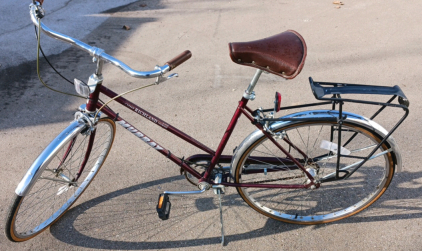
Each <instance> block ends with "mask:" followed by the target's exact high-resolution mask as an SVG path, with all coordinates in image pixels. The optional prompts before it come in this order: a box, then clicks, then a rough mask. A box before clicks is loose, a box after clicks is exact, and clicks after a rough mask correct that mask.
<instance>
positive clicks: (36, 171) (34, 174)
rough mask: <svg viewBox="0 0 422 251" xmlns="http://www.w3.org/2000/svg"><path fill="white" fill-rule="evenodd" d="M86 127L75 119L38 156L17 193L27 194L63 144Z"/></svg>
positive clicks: (20, 183) (20, 194)
mask: <svg viewBox="0 0 422 251" xmlns="http://www.w3.org/2000/svg"><path fill="white" fill-rule="evenodd" d="M84 128H85V123H83V122H81V121H77V120H75V121H73V122H72V123H71V124H70V125H69V126H68V127H67V128H66V129H65V130H63V131H62V132H61V133H60V134H59V135H58V136H57V137H56V138H55V139H54V140H53V141H52V142H51V143H50V144H49V145H48V146H47V147H46V148H45V149H44V151H43V152H42V153H41V154H40V155H39V156H38V158H37V159H36V160H35V161H34V163H33V164H32V165H31V167H30V168H29V169H28V171H27V172H26V174H25V176H23V178H22V180H21V182H19V185H18V187H17V188H16V190H15V193H16V194H17V195H19V196H25V195H26V194H27V193H28V191H29V190H30V189H31V187H32V185H33V184H34V183H35V181H36V180H37V179H38V178H39V177H40V175H41V173H42V171H43V170H44V169H45V167H46V166H47V165H48V164H49V163H50V161H51V160H52V159H53V158H54V156H55V155H56V153H57V151H59V150H60V149H61V147H62V146H63V144H66V143H68V142H69V141H70V140H71V139H72V138H73V137H75V136H76V135H77V134H78V133H80V132H81V131H82V130H83V129H84Z"/></svg>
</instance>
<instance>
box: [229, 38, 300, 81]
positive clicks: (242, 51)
mask: <svg viewBox="0 0 422 251" xmlns="http://www.w3.org/2000/svg"><path fill="white" fill-rule="evenodd" d="M229 49H230V57H231V59H232V60H233V62H235V63H237V64H241V65H247V66H251V67H255V68H258V69H261V70H264V71H267V72H270V73H273V74H276V75H278V76H281V77H283V78H286V79H293V78H294V77H296V76H297V75H298V74H299V73H300V71H301V70H302V68H303V66H304V64H305V58H306V44H305V40H304V39H303V37H302V36H301V35H300V34H299V33H297V32H296V31H293V30H287V31H285V32H282V33H280V34H277V35H274V36H271V37H267V38H264V39H260V40H255V41H250V42H235V43H229Z"/></svg>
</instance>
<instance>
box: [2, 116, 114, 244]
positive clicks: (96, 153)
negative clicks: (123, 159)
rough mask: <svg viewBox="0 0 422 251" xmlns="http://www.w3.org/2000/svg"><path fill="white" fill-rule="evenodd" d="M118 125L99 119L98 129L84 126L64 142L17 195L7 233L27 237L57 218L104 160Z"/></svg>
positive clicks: (15, 237) (18, 238) (11, 236)
mask: <svg viewBox="0 0 422 251" xmlns="http://www.w3.org/2000/svg"><path fill="white" fill-rule="evenodd" d="M115 132H116V126H115V123H114V121H113V120H111V119H109V118H104V119H100V120H99V121H98V123H97V125H96V129H95V130H94V131H93V132H91V133H87V130H86V129H85V130H82V131H81V132H80V133H78V134H77V135H76V136H75V137H73V138H71V139H69V140H68V142H63V144H59V145H60V149H56V150H58V151H54V152H57V153H56V154H55V155H54V156H53V158H52V159H51V161H50V163H49V164H48V165H47V166H46V168H45V169H44V170H43V171H42V173H41V175H40V177H39V178H38V180H36V181H34V182H35V184H34V185H33V186H32V188H31V189H30V190H29V191H28V192H27V193H26V195H25V196H19V195H15V198H14V199H13V201H12V204H11V206H10V208H9V212H8V214H7V218H6V236H7V237H8V238H9V240H11V241H17V242H19V241H25V240H28V239H30V238H32V237H34V236H36V235H37V234H39V233H41V232H42V231H44V230H45V229H46V228H48V227H49V226H50V225H51V224H53V223H54V222H55V221H56V220H58V219H59V218H60V217H61V216H62V215H63V214H64V213H65V212H66V211H67V210H68V209H69V208H70V207H71V206H72V204H73V203H74V202H75V201H76V200H77V199H78V198H79V196H80V195H81V194H82V193H83V192H84V191H85V189H86V188H87V187H88V185H89V184H90V183H91V181H92V180H93V179H94V177H95V176H96V174H97V173H98V171H99V170H100V168H101V166H102V164H103V163H104V161H105V159H106V157H107V155H108V153H109V151H110V148H111V146H112V144H113V140H114V135H115Z"/></svg>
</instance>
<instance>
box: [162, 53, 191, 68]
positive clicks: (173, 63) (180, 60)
mask: <svg viewBox="0 0 422 251" xmlns="http://www.w3.org/2000/svg"><path fill="white" fill-rule="evenodd" d="M190 57H192V53H191V52H190V51H188V50H186V51H184V52H182V53H181V54H180V55H178V56H177V57H175V58H173V59H170V60H169V61H168V62H167V63H166V65H168V66H170V71H171V70H173V69H174V68H176V67H177V66H179V65H180V64H182V63H183V62H185V61H186V60H188V59H189V58H190Z"/></svg>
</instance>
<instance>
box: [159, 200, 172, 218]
mask: <svg viewBox="0 0 422 251" xmlns="http://www.w3.org/2000/svg"><path fill="white" fill-rule="evenodd" d="M170 208H171V203H170V199H169V196H168V195H167V194H165V193H162V194H160V195H159V196H158V204H157V213H158V217H159V218H160V219H162V220H168V219H169V217H170Z"/></svg>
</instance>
